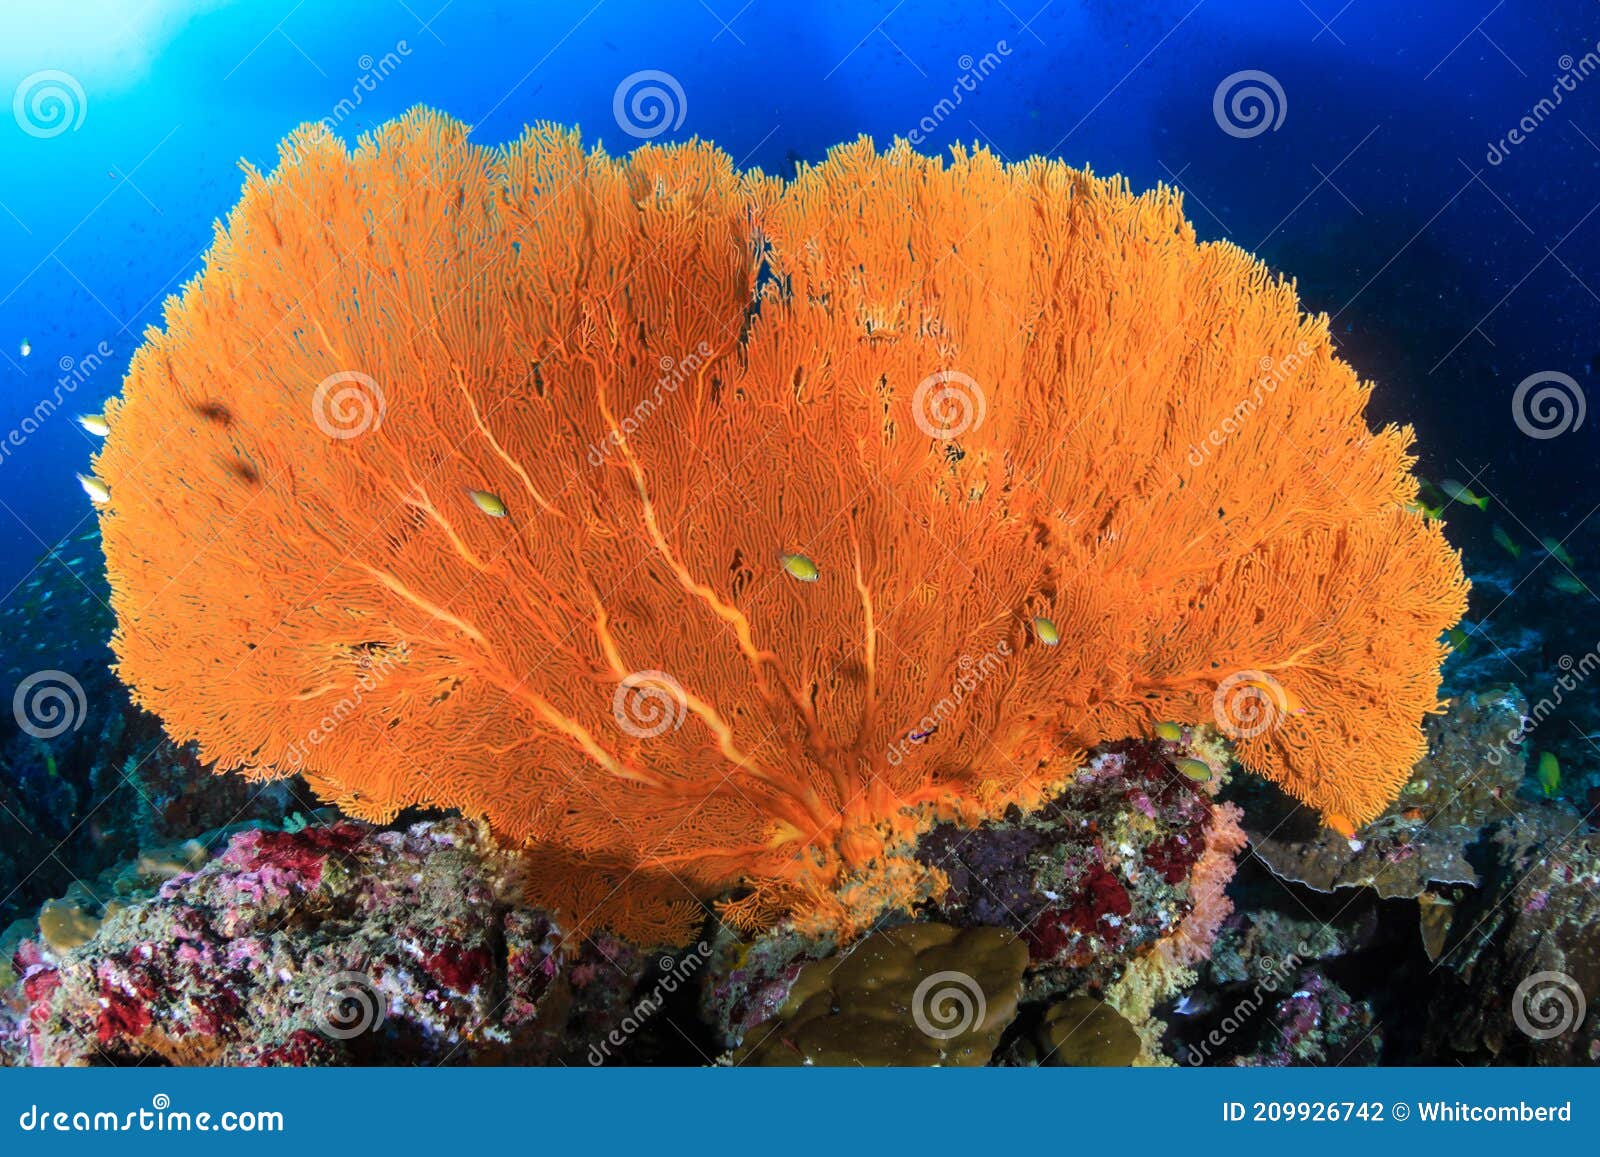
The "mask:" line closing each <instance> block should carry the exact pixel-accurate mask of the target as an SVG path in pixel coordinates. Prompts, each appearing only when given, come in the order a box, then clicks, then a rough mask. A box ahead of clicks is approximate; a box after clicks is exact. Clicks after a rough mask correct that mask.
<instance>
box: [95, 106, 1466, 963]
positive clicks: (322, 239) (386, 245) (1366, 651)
mask: <svg viewBox="0 0 1600 1157" xmlns="http://www.w3.org/2000/svg"><path fill="white" fill-rule="evenodd" d="M166 323H167V324H166V329H165V331H164V332H157V331H152V332H151V333H150V334H149V335H148V338H147V340H146V342H145V344H144V346H143V347H142V348H141V349H140V351H139V352H138V354H137V355H136V357H135V359H134V362H133V366H132V368H131V370H130V372H129V375H128V379H127V383H126V387H125V390H124V395H123V398H122V400H121V401H120V402H118V403H113V404H112V406H111V407H110V409H109V414H108V417H109V420H110V422H111V427H112V431H111V435H110V437H109V438H108V439H107V440H106V443H105V448H104V450H103V452H102V453H101V455H100V457H99V459H98V461H97V465H96V469H97V471H98V473H99V475H100V477H101V478H102V479H103V480H104V481H105V482H106V483H108V484H109V486H110V488H111V495H112V498H111V502H110V504H109V506H108V507H107V508H106V509H105V511H104V513H103V515H102V523H103V530H104V538H105V546H106V554H107V560H108V563H109V567H110V573H111V578H112V584H113V590H114V596H113V597H114V603H115V609H116V611H117V615H118V620H119V627H118V630H117V633H116V637H115V639H114V646H115V649H116V653H117V656H118V660H119V670H120V672H121V674H122V676H123V678H124V679H126V680H127V682H128V683H129V684H130V685H131V687H132V688H133V692H134V695H135V696H136V698H137V699H138V701H139V702H140V703H142V704H143V705H145V706H147V707H149V708H150V709H151V710H153V711H155V712H157V713H158V714H159V715H160V716H161V717H162V718H163V719H164V721H165V723H166V725H167V728H168V730H169V731H170V732H171V734H172V735H173V736H174V738H176V739H178V740H190V739H197V740H199V742H200V745H201V749H202V752H203V754H204V755H205V756H206V757H207V758H209V759H213V760H215V761H216V763H217V766H218V768H219V769H221V770H228V769H243V770H245V771H246V772H247V773H249V774H252V775H257V776H264V777H270V776H280V775H285V774H288V773H290V772H293V771H301V772H303V773H304V774H305V775H306V777H307V779H308V780H309V782H310V783H311V784H312V786H313V787H314V788H315V789H316V790H317V791H318V792H319V793H321V794H322V795H323V796H324V797H325V798H327V799H329V800H332V801H334V802H335V803H337V804H338V805H339V806H340V807H341V808H342V809H344V810H345V811H347V812H349V813H351V814H354V815H357V816H362V817H367V818H371V819H377V820H384V819H388V818H390V817H392V816H394V815H395V814H396V812H397V811H398V810H399V809H401V808H403V807H406V806H408V805H434V806H450V807H457V808H460V809H462V810H463V811H465V812H467V813H470V814H474V815H482V816H486V817H487V818H488V819H489V820H490V821H491V823H492V824H493V826H494V827H495V829H496V830H497V831H498V832H499V833H501V834H502V835H504V836H506V837H509V838H511V839H514V840H517V841H521V842H523V843H525V844H526V845H527V846H528V848H529V854H530V863H531V865H532V874H533V876H534V878H535V880H536V884H537V886H538V887H539V889H540V891H541V893H542V894H543V896H544V897H545V898H547V899H548V900H550V901H551V902H554V903H557V904H559V905H560V906H562V907H563V908H564V909H565V910H566V911H567V912H568V913H569V918H570V919H572V920H574V921H578V922H582V921H600V922H605V923H610V924H612V925H614V926H616V927H618V928H619V930H621V931H625V932H629V933H632V934H634V935H637V936H640V937H641V938H645V939H650V938H657V937H667V936H672V935H675V934H678V933H680V932H681V931H682V930H683V929H684V928H685V927H687V925H688V924H689V922H691V921H692V920H693V919H694V918H695V916H696V914H697V913H698V912H699V910H700V907H699V905H700V901H702V900H704V899H706V898H710V897H714V896H718V895H728V894H731V893H733V892H735V891H736V890H740V889H743V890H744V892H743V894H742V897H741V898H740V899H738V900H737V901H736V902H735V903H734V904H733V905H732V906H731V907H729V908H728V909H727V910H728V912H729V913H730V915H731V916H733V917H735V918H737V919H738V920H740V921H741V922H744V923H758V922H761V921H764V920H769V919H772V918H774V917H776V916H778V915H780V914H783V913H793V914H795V915H796V916H797V917H799V918H800V919H801V920H802V922H806V921H809V922H810V924H811V925H812V926H818V925H821V924H827V925H830V926H833V927H836V928H838V929H839V930H840V931H841V932H844V933H846V934H848V933H849V932H851V931H852V930H854V929H855V928H856V927H858V926H859V925H860V924H861V923H862V922H863V921H864V920H866V919H868V918H870V916H871V914H872V912H873V911H874V910H875V909H876V908H878V907H882V906H883V905H884V904H887V903H891V902H895V901H903V900H905V899H906V898H907V897H908V896H912V895H915V894H917V889H919V888H928V887H936V886H937V883H938V881H937V879H936V878H934V879H931V880H930V879H929V877H928V874H927V873H926V872H921V871H920V869H914V868H911V867H908V861H906V860H905V859H904V858H897V857H896V856H895V851H896V849H897V848H900V847H902V846H903V845H904V844H905V843H906V842H907V841H908V840H910V839H911V837H912V836H913V835H914V834H915V832H916V831H917V830H918V828H919V827H921V826H923V825H925V824H926V823H928V822H930V821H931V819H932V817H933V816H934V815H936V814H937V815H954V816H959V817H962V818H966V819H969V820H971V819H976V818H978V817H980V816H983V815H994V814H997V813H998V812H999V811H1001V810H1003V809H1004V808H1005V807H1006V806H1007V805H1008V804H1011V803H1022V804H1029V803H1033V802H1036V801H1037V800H1039V799H1040V798H1041V796H1042V794H1043V793H1045V792H1047V791H1048V790H1049V789H1050V788H1051V786H1052V785H1053V784H1055V783H1057V782H1059V781H1060V780H1061V778H1062V777H1063V776H1065V775H1067V774H1069V773H1070V772H1071V770H1072V769H1073V768H1074V767H1075V765H1076V761H1077V758H1078V756H1079V754H1080V753H1081V752H1082V750H1083V749H1084V748H1086V747H1087V746H1089V745H1091V744H1094V743H1096V742H1099V741H1101V740H1107V739H1116V738H1121V737H1124V736H1128V735H1136V734H1145V733H1148V730H1149V728H1150V726H1151V724H1152V723H1153V722H1154V721H1157V720H1174V721H1178V722H1211V721H1213V719H1217V720H1218V721H1220V722H1222V723H1223V724H1224V725H1225V726H1226V727H1227V728H1229V729H1230V730H1231V731H1232V732H1233V733H1234V734H1235V735H1236V737H1237V738H1238V741H1239V752H1240V755H1241V758H1242V759H1243V760H1244V761H1245V762H1246V763H1247V764H1248V766H1250V767H1251V768H1252V769H1253V770H1255V771H1257V772H1258V773H1260V774H1262V775H1265V776H1267V777H1269V778H1271V779H1274V780H1276V781H1278V782H1280V783H1282V784H1283V785H1284V786H1285V787H1286V788H1287V789H1288V790H1289V791H1291V792H1293V793H1295V794H1296V795H1298V796H1299V797H1300V798H1302V799H1304V800H1305V801H1307V802H1308V803H1310V804H1312V805H1314V806H1316V807H1318V808H1321V809H1323V810H1324V811H1326V812H1330V813H1339V814H1341V815H1343V816H1346V817H1349V818H1351V819H1353V820H1356V821H1359V820H1362V819H1364V818H1367V817H1369V816H1371V815H1373V814H1375V813H1376V812H1377V811H1379V810H1380V809H1381V808H1382V807H1383V806H1384V804H1385V803H1386V802H1387V801H1388V800H1389V799H1390V798H1391V797H1392V795H1393V794H1394V792H1395V791H1396V790H1397V789H1398V787H1399V785H1400V783H1402V782H1403V780H1404V778H1405V776H1406V773H1407V771H1408V770H1409V768H1410V765H1411V764H1412V763H1413V762H1414V761H1415V759H1416V758H1417V757H1418V756H1420V754H1421V753H1422V750H1423V741H1422V737H1421V731H1420V727H1419V724H1420V721H1421V717H1422V715H1423V714H1424V713H1425V712H1427V711H1430V710H1432V709H1434V708H1435V707H1436V693H1437V683H1438V666H1439V662H1440V660H1441V658H1442V649H1441V647H1440V645H1439V643H1438V642H1437V639H1438V636H1439V634H1440V632H1441V631H1442V630H1443V629H1444V628H1445V627H1447V626H1448V625H1449V624H1450V623H1452V622H1454V621H1455V619H1456V618H1458V617H1459V615H1460V613H1461V612H1462V610H1463V604H1464V591H1465V584H1464V582H1463V579H1462V575H1461V569H1460V564H1459V560H1458V559H1457V557H1456V556H1455V554H1454V553H1453V552H1452V551H1451V550H1450V549H1449V547H1448V546H1447V544H1446V543H1445V541H1444V539H1443V537H1442V536H1441V534H1440V532H1439V529H1438V528H1437V527H1436V526H1432V525H1429V524H1428V523H1426V522H1425V521H1424V520H1423V519H1422V518H1421V517H1420V516H1418V515H1416V514H1413V513H1411V512H1410V511H1409V510H1408V509H1407V504H1408V503H1409V502H1410V501H1411V500H1412V498H1413V497H1414V494H1415V483H1414V481H1413V480H1412V478H1411V476H1410V474H1409V472H1408V471H1409V468H1410V465H1411V459H1410V458H1409V457H1408V454H1407V447H1408V445H1409V442H1410V432H1409V431H1408V430H1402V429H1396V428H1393V427H1390V428H1386V429H1384V430H1382V431H1379V432H1377V433H1373V432H1372V431H1370V430H1369V429H1368V428H1367V426H1366V423H1365V420H1364V418H1363V410H1364V407H1365V404H1366V400H1367V395H1368V389H1369V387H1367V386H1364V385H1362V384H1361V383H1360V382H1359V381H1358V380H1357V379H1356V377H1355V375H1354V374H1353V373H1352V371H1351V370H1350V369H1349V367H1348V366H1346V365H1345V364H1344V363H1342V362H1340V361H1339V360H1338V359H1337V358H1336V357H1335V356H1334V354H1333V350H1332V347H1331V342H1330V340H1329V337H1328V333H1327V326H1326V320H1325V319H1322V318H1308V317H1305V316H1303V315H1302V314H1301V313H1300V311H1299V308H1298V303H1297V300H1296V297H1295V294H1294V291H1293V289H1292V287H1291V286H1289V285H1286V284H1284V283H1282V282H1279V281H1277V280H1274V279H1273V278H1272V277H1271V276H1270V275H1269V274H1268V273H1267V272H1266V270H1265V269H1264V268H1263V267H1262V266H1260V265H1259V264H1258V263H1256V262H1255V261H1254V260H1253V259H1252V258H1251V257H1250V256H1249V255H1247V254H1245V253H1244V252H1242V251H1240V250H1239V249H1237V248H1235V247H1234V246H1231V245H1227V244H1198V243H1197V242H1196V240H1195V238H1194V234H1193V231H1192V230H1191V229H1190V227H1189V226H1188V224H1187V223H1186V222H1185V221H1184V219H1183V215H1182V211H1181V205H1180V203H1179V199H1178V197H1177V195H1176V194H1175V193H1173V192H1171V191H1169V190H1158V191H1154V192H1150V193H1145V194H1142V195H1138V196H1136V195H1134V194H1132V193H1131V192H1130V191H1129V190H1128V188H1127V186H1126V185H1125V184H1124V183H1122V182H1121V181H1119V180H1116V179H1113V180H1110V181H1106V180H1101V179H1097V178H1095V177H1093V176H1091V175H1089V174H1087V173H1080V172H1077V171H1074V170H1072V169H1069V168H1067V167H1066V166H1064V165H1061V164H1059V163H1055V162H1048V161H1042V160H1032V161H1028V162H1025V163H1022V164H1019V165H1010V166H1008V165H1004V164H1001V163H1000V162H999V161H997V160H996V159H995V158H994V157H992V156H990V155H989V154H987V153H985V152H982V151H979V152H976V153H967V152H964V151H961V150H957V152H956V153H955V156H954V157H953V159H952V160H951V161H950V162H949V163H948V164H944V163H941V162H940V161H938V160H933V159H929V158H925V157H922V156H919V155H917V154H916V153H914V152H912V151H911V150H910V148H909V147H908V146H906V145H904V144H896V145H895V146H894V147H893V148H891V149H890V150H889V151H887V152H885V153H878V152H876V151H874V149H873V148H872V146H871V145H870V144H868V143H866V142H860V143H857V144H853V145H848V146H843V147H841V148H838V149H836V150H834V152H833V153H832V154H831V155H830V157H829V159H828V160H827V161H826V162H824V163H823V164H820V165H817V166H815V167H811V168H808V169H804V170H803V171H802V172H801V173H800V174H799V176H798V177H797V178H796V179H795V180H794V181H793V182H790V183H788V184H784V183H781V182H777V181H774V180H772V179H770V178H766V177H763V176H761V175H760V174H743V175H742V174H740V173H738V172H736V171H735V170H734V168H733V166H732V164H731V163H730V162H729V160H728V158H727V157H726V156H725V155H724V154H722V153H720V152H719V151H717V150H716V149H715V148H713V147H712V146H710V145H708V144H704V143H692V144H689V145H683V146H673V147H667V148H656V147H646V148H641V149H639V150H638V151H636V152H634V153H632V154H631V155H630V156H628V157H627V158H623V159H614V158H610V157H607V156H605V155H604V154H603V153H599V152H588V153H586V152H584V151H583V149H582V147H581V146H580V143H579V141H578V138H577V136H576V134H574V133H569V132H566V131H564V130H561V129H559V128H555V127H548V126H542V127H538V128H534V129H530V130H529V131H528V132H527V133H526V135H525V136H524V137H523V138H522V139H521V140H520V141H518V142H517V143H516V144H514V145H511V146H509V147H507V148H505V149H501V150H490V149H484V148H479V147H476V146H473V145H471V144H470V143H468V142H467V140H466V131H465V129H464V128H463V127H462V126H460V125H459V124H456V123H455V122H453V121H450V120H448V119H446V118H443V117H441V116H438V115H437V114H434V113H430V112H426V111H419V112H416V113H413V114H411V115H409V116H407V117H406V118H404V119H403V120H401V121H398V122H396V123H394V124H391V125H388V126H386V127H384V128H382V129H380V130H379V131H378V132H377V133H376V134H374V135H373V136H372V137H371V138H369V139H366V140H364V141H363V143H362V144H361V145H360V147H358V148H357V149H356V150H355V151H354V152H353V153H352V152H348V151H347V150H346V149H345V147H344V146H343V145H342V144H340V143H339V142H337V141H336V140H334V139H333V138H332V137H331V136H329V135H328V134H327V133H325V132H322V131H320V130H317V129H303V130H301V131H299V132H298V133H296V134H294V135H293V136H291V137H290V138H289V140H288V141H287V142H286V143H285V145H284V147H283V150H282V156H281V164H280V166H279V168H278V170H277V171H276V172H275V173H274V174H272V175H271V176H263V175H261V174H259V173H255V172H251V173H250V174H249V177H248V180H247V182H246V186H245V190H244V195H243V199H242V201H241V203H240V205H239V206H238V207H237V208H236V209H235V210H234V212H233V214H232V215H231V217H230V218H229V221H228V223H227V227H226V228H225V229H223V228H220V227H219V229H218V231H217V235H216V242H215V244H214V246H213V248H212V250H211V252H210V254H209V256H208V258H207V262H206V267H205V270H204V272H203V273H202V274H201V275H200V277H199V278H198V279H196V281H195V282H193V283H192V284H191V285H190V286H188V287H187V289H186V290H185V292H184V294H183V297H182V298H181V299H180V300H176V301H173V302H171V303H169V305H168V309H167V315H166ZM496 515H503V516H502V517H497V516H496ZM786 556H787V557H789V559H790V563H791V565H789V566H786V565H785V564H784V562H783V561H782V559H783V558H784V557H786ZM812 565H814V566H815V568H816V573H815V575H814V576H813V575H811V574H810V573H809V570H808V568H809V567H810V566H812ZM812 577H814V579H815V581H804V580H805V579H808V578H812ZM1036 620H1046V621H1047V623H1036ZM1052 638H1053V639H1054V640H1055V642H1054V644H1053V645H1050V644H1049V642H1048V640H1050V639H1052ZM1241 697H1242V698H1241ZM1240 701H1244V702H1246V703H1247V705H1248V706H1251V707H1253V708H1255V709H1256V712H1255V714H1252V715H1249V716H1248V717H1243V716H1241V717H1239V718H1235V717H1234V714H1233V713H1234V709H1235V704H1236V702H1240Z"/></svg>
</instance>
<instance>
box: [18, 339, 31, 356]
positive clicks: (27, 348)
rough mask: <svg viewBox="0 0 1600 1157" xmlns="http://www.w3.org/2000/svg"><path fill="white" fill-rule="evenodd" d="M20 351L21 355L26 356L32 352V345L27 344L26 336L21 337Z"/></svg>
mask: <svg viewBox="0 0 1600 1157" xmlns="http://www.w3.org/2000/svg"><path fill="white" fill-rule="evenodd" d="M21 352H22V356H23V357H27V356H28V355H29V354H31V353H32V352H33V346H31V345H29V344H28V339H27V338H23V339H22V346H21Z"/></svg>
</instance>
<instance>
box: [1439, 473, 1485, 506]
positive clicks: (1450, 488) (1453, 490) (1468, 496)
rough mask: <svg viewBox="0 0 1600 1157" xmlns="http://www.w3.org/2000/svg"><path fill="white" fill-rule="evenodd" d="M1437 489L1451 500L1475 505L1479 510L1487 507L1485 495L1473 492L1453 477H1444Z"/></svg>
mask: <svg viewBox="0 0 1600 1157" xmlns="http://www.w3.org/2000/svg"><path fill="white" fill-rule="evenodd" d="M1439 489H1440V490H1442V491H1444V492H1445V493H1446V494H1448V495H1449V496H1450V499H1451V501H1453V502H1464V503H1466V504H1467V505H1468V506H1476V507H1477V508H1478V509H1479V510H1488V509H1489V499H1488V497H1487V496H1486V495H1482V494H1474V493H1473V492H1472V491H1471V490H1469V489H1468V488H1467V487H1465V486H1463V485H1461V483H1459V482H1457V481H1456V480H1455V479H1454V478H1446V479H1445V480H1444V481H1443V482H1441V483H1439Z"/></svg>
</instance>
